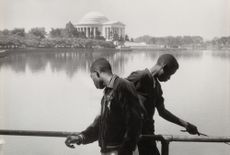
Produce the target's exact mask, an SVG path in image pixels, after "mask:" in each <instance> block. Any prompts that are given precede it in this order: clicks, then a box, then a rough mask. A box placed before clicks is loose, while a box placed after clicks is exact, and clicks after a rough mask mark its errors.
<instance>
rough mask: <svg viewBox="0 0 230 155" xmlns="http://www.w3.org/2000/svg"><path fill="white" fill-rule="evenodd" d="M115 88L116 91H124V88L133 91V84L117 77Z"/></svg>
mask: <svg viewBox="0 0 230 155" xmlns="http://www.w3.org/2000/svg"><path fill="white" fill-rule="evenodd" d="M115 88H117V89H126V88H132V89H135V88H134V86H133V84H132V83H131V82H130V81H129V80H127V79H124V78H121V77H117V79H116V87H115Z"/></svg>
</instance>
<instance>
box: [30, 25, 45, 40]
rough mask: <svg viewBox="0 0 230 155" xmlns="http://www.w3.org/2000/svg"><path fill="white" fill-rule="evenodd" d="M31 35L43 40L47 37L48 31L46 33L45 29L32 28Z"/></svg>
mask: <svg viewBox="0 0 230 155" xmlns="http://www.w3.org/2000/svg"><path fill="white" fill-rule="evenodd" d="M29 34H32V35H34V36H36V37H39V38H40V39H43V38H45V37H46V31H45V28H43V27H42V28H39V27H37V28H32V29H31V30H30V31H29Z"/></svg>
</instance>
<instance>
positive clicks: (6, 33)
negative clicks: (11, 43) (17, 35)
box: [2, 29, 10, 35]
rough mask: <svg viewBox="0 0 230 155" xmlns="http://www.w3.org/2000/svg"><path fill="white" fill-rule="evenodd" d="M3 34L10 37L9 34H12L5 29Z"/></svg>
mask: <svg viewBox="0 0 230 155" xmlns="http://www.w3.org/2000/svg"><path fill="white" fill-rule="evenodd" d="M2 34H3V35H9V34H10V31H9V30H8V29H4V30H3V31H2Z"/></svg>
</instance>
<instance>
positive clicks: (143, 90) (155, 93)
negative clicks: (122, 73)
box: [127, 54, 199, 155]
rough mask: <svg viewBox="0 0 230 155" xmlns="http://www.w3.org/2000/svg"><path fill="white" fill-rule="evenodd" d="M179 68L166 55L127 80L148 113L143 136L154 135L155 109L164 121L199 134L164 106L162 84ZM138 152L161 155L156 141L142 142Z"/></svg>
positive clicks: (172, 58)
mask: <svg viewBox="0 0 230 155" xmlns="http://www.w3.org/2000/svg"><path fill="white" fill-rule="evenodd" d="M178 68H179V65H178V62H177V60H176V59H175V57H173V56H172V55H170V54H164V55H161V56H160V57H159V58H158V60H157V63H156V64H155V65H154V66H153V67H152V68H150V69H144V70H139V71H135V72H133V73H131V74H130V75H129V76H128V78H127V79H128V80H129V81H131V82H132V83H134V85H135V87H136V90H137V92H138V94H139V99H140V101H141V103H142V105H143V106H144V107H145V111H146V114H145V118H144V122H143V128H142V134H144V135H145V134H154V120H153V115H154V112H155V108H156V109H157V111H158V113H159V115H160V116H161V117H163V118H164V119H166V120H168V121H170V122H172V123H175V124H177V125H180V126H182V127H185V128H186V130H187V131H188V132H189V133H190V134H199V132H198V130H197V127H196V126H194V125H192V124H191V123H188V122H186V121H184V120H182V119H180V118H178V117H177V116H175V115H174V114H172V113H171V112H169V111H168V110H167V109H166V108H165V106H164V98H163V96H162V94H163V93H162V89H161V85H160V82H166V81H168V80H169V79H170V77H171V76H172V75H173V74H174V73H175V72H176V71H177V69H178ZM138 150H139V155H159V151H158V149H157V147H156V143H155V141H154V140H149V139H148V140H145V139H142V140H140V141H139V142H138Z"/></svg>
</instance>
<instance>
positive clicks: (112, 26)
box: [75, 12, 125, 40]
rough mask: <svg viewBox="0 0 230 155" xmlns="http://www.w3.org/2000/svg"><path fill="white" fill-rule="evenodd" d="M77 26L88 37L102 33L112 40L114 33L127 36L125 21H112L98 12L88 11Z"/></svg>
mask: <svg viewBox="0 0 230 155" xmlns="http://www.w3.org/2000/svg"><path fill="white" fill-rule="evenodd" d="M75 26H76V28H77V30H78V31H80V32H84V33H85V35H86V37H87V38H95V37H96V36H97V35H101V36H103V37H104V38H105V39H106V40H112V39H113V36H114V34H117V35H118V36H119V37H121V36H122V37H123V38H124V37H125V25H124V24H123V23H121V22H119V21H111V20H109V19H108V18H107V17H106V16H104V15H103V14H101V13H98V12H90V13H87V14H86V15H85V16H83V17H82V18H81V20H80V21H79V22H78V23H77V24H76V25H75Z"/></svg>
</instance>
